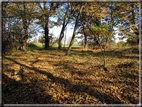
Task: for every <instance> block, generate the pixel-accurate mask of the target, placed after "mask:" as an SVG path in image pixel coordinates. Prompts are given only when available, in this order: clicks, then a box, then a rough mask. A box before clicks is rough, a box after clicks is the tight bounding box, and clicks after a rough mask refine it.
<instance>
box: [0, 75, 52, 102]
mask: <svg viewBox="0 0 142 107" xmlns="http://www.w3.org/2000/svg"><path fill="white" fill-rule="evenodd" d="M38 90H40V91H41V90H45V89H43V88H42V87H40V88H37V87H36V85H32V84H31V83H22V82H17V81H15V80H14V79H11V78H9V77H8V76H7V75H5V74H3V73H2V99H3V100H2V103H3V104H47V103H48V104H50V103H53V104H54V103H55V101H53V100H52V101H51V96H50V95H46V98H44V97H43V94H42V91H41V93H39V92H38Z"/></svg>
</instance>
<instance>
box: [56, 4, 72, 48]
mask: <svg viewBox="0 0 142 107" xmlns="http://www.w3.org/2000/svg"><path fill="white" fill-rule="evenodd" d="M69 5H70V3H69V4H68V7H67V11H66V13H65V16H64V20H63V26H62V30H61V33H60V36H59V46H58V49H61V47H62V44H61V41H62V39H63V37H64V31H65V27H66V26H67V24H68V22H67V23H66V22H65V21H66V18H67V13H68V9H69ZM68 21H69V19H68Z"/></svg>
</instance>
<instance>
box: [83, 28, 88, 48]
mask: <svg viewBox="0 0 142 107" xmlns="http://www.w3.org/2000/svg"><path fill="white" fill-rule="evenodd" d="M83 33H84V36H85V42H84V48H85V49H87V35H86V33H85V28H84V25H83Z"/></svg>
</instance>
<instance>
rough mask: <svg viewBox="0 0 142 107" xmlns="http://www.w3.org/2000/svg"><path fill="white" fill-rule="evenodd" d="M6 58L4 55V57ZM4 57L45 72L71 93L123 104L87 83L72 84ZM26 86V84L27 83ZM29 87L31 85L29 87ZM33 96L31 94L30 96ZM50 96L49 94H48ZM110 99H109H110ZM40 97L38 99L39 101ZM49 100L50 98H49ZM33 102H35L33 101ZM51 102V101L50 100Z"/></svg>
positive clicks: (52, 80)
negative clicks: (81, 93) (80, 93)
mask: <svg viewBox="0 0 142 107" xmlns="http://www.w3.org/2000/svg"><path fill="white" fill-rule="evenodd" d="M5 58H6V57H5ZM6 59H9V60H12V61H13V62H15V63H16V64H19V65H20V66H23V67H26V68H28V69H31V70H34V71H35V72H38V73H40V74H45V75H47V78H50V79H51V82H52V83H59V84H61V85H62V86H63V87H65V88H66V89H69V91H70V92H71V93H76V92H85V93H88V94H89V95H90V96H94V97H97V98H98V99H99V100H100V101H101V102H102V103H107V104H123V103H124V102H122V101H120V100H119V99H116V98H114V97H113V96H111V95H108V94H106V93H101V92H100V91H98V90H97V89H95V88H89V85H74V84H72V83H71V82H70V81H69V80H68V79H64V78H59V77H55V76H53V75H52V74H51V73H48V72H46V71H43V70H38V69H36V68H34V67H29V66H26V65H24V64H21V63H19V62H17V61H15V60H13V59H11V58H6ZM27 86H28V85H27ZM29 88H31V87H29ZM40 95H41V94H37V95H36V98H40ZM32 98H33V96H32ZM49 98H50V96H49ZM110 99H111V100H110ZM40 100H41V99H39V101H40ZM49 101H50V99H49ZM34 103H35V102H34ZM38 103H41V102H38ZM50 103H52V102H50Z"/></svg>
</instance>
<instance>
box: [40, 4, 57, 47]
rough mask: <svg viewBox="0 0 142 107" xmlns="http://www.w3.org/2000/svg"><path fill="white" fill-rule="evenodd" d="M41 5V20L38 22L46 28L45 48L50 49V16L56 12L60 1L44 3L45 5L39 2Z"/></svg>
mask: <svg viewBox="0 0 142 107" xmlns="http://www.w3.org/2000/svg"><path fill="white" fill-rule="evenodd" d="M38 5H39V7H40V9H41V11H40V14H41V15H40V16H39V22H38V24H41V26H42V27H43V29H44V34H45V49H49V28H50V27H51V26H50V25H49V24H50V23H49V22H50V19H49V18H50V17H51V16H53V15H54V14H55V10H56V8H58V6H59V5H60V3H53V2H51V3H46V2H44V3H43V7H42V6H41V4H39V3H38Z"/></svg>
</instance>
